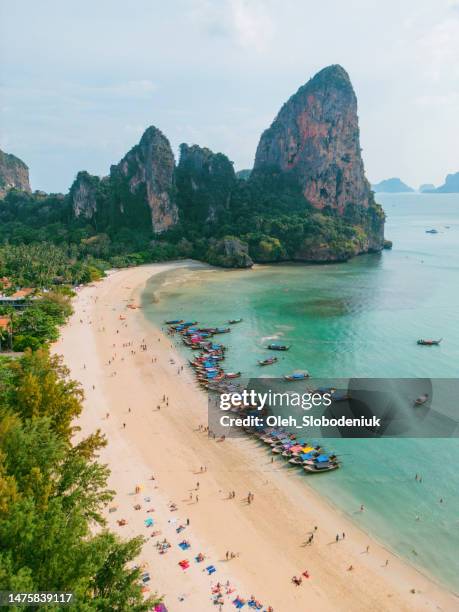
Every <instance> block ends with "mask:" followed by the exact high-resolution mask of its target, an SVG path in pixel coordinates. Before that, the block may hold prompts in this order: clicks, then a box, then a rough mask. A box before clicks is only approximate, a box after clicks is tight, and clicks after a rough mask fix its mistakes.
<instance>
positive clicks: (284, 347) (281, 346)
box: [266, 342, 290, 351]
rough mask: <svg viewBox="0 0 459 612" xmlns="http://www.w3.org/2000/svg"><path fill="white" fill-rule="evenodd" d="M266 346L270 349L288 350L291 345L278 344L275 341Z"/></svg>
mask: <svg viewBox="0 0 459 612" xmlns="http://www.w3.org/2000/svg"><path fill="white" fill-rule="evenodd" d="M266 348H268V349H269V350H270V351H288V349H289V348H290V346H289V345H288V344H277V343H275V342H273V343H271V344H268V346H267V347H266Z"/></svg>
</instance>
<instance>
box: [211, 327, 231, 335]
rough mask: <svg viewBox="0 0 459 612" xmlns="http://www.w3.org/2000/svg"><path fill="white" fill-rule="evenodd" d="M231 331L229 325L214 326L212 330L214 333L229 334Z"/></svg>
mask: <svg viewBox="0 0 459 612" xmlns="http://www.w3.org/2000/svg"><path fill="white" fill-rule="evenodd" d="M230 331H231V328H230V327H215V328H214V330H213V332H212V333H214V334H229V333H230Z"/></svg>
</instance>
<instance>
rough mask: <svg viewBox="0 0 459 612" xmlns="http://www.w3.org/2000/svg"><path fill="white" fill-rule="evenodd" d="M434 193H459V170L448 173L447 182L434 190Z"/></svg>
mask: <svg viewBox="0 0 459 612" xmlns="http://www.w3.org/2000/svg"><path fill="white" fill-rule="evenodd" d="M433 192H434V193H459V172H455V173H454V174H448V175H447V176H446V179H445V182H444V183H443V185H440V187H437V188H436V189H434V190H433Z"/></svg>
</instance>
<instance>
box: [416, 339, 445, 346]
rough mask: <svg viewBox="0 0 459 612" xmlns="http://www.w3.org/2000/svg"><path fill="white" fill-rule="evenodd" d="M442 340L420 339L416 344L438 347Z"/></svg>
mask: <svg viewBox="0 0 459 612" xmlns="http://www.w3.org/2000/svg"><path fill="white" fill-rule="evenodd" d="M442 340H443V338H440V339H439V340H424V339H423V338H421V339H420V340H418V342H417V343H418V344H420V345H422V346H438V345H439V344H440V342H441V341H442Z"/></svg>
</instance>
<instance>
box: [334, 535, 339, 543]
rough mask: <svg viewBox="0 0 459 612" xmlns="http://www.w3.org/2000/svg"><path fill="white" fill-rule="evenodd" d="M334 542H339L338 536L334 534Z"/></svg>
mask: <svg viewBox="0 0 459 612" xmlns="http://www.w3.org/2000/svg"><path fill="white" fill-rule="evenodd" d="M335 541H336V542H339V535H338V534H336V538H335Z"/></svg>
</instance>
